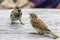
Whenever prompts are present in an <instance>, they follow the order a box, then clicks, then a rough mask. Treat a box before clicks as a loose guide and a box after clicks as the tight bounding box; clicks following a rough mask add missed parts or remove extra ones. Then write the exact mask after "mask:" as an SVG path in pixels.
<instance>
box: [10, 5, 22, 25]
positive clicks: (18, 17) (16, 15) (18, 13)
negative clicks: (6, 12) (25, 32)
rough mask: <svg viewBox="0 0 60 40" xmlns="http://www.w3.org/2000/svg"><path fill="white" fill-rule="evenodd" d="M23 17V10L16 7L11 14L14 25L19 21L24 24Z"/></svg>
mask: <svg viewBox="0 0 60 40" xmlns="http://www.w3.org/2000/svg"><path fill="white" fill-rule="evenodd" d="M21 17H22V12H21V8H20V7H18V6H16V7H15V9H14V10H13V11H12V12H11V15H10V18H11V21H12V24H14V22H15V21H17V20H19V21H20V22H21V24H23V23H22V21H21Z"/></svg>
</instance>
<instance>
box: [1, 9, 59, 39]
mask: <svg viewBox="0 0 60 40" xmlns="http://www.w3.org/2000/svg"><path fill="white" fill-rule="evenodd" d="M12 10H13V9H12ZM22 12H23V15H22V22H23V23H24V24H25V25H21V24H20V22H18V21H17V22H16V23H15V24H14V25H12V24H11V20H10V13H11V10H0V40H54V39H53V38H51V37H48V36H45V35H38V34H30V33H33V32H37V31H36V30H34V29H33V27H32V26H31V24H30V19H29V13H36V14H37V15H38V17H39V18H40V19H42V20H43V21H44V22H45V23H46V25H47V26H48V28H49V29H50V30H51V31H53V32H54V33H55V34H57V35H59V36H60V10H59V9H46V10H45V9H22ZM56 40H60V38H58V39H56Z"/></svg>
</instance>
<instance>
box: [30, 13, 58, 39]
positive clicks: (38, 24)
mask: <svg viewBox="0 0 60 40" xmlns="http://www.w3.org/2000/svg"><path fill="white" fill-rule="evenodd" d="M30 19H31V20H30V22H31V24H32V26H33V28H34V29H35V30H36V31H38V33H39V34H51V35H52V36H53V38H54V39H57V38H59V36H57V35H55V34H54V33H53V32H51V30H49V29H48V28H47V25H46V24H45V23H44V22H43V21H42V20H41V19H39V18H38V17H37V15H36V14H34V13H31V14H30Z"/></svg>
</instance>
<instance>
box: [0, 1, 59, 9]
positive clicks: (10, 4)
mask: <svg viewBox="0 0 60 40" xmlns="http://www.w3.org/2000/svg"><path fill="white" fill-rule="evenodd" d="M16 6H19V7H21V8H57V9H60V0H0V9H1V8H4V9H13V8H15V7H16Z"/></svg>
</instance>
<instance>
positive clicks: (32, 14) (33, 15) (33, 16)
mask: <svg viewBox="0 0 60 40" xmlns="http://www.w3.org/2000/svg"><path fill="white" fill-rule="evenodd" d="M29 15H30V18H31V19H37V15H36V14H34V13H31V14H29Z"/></svg>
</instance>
